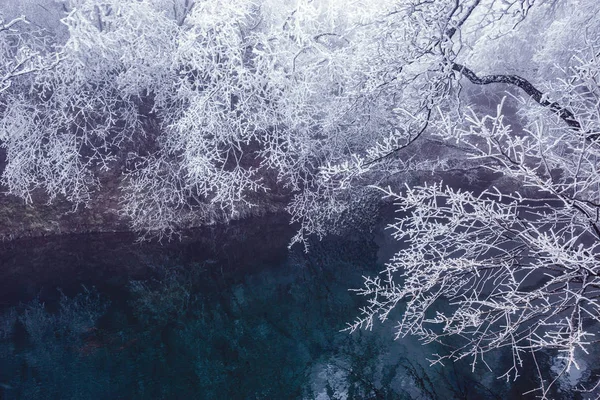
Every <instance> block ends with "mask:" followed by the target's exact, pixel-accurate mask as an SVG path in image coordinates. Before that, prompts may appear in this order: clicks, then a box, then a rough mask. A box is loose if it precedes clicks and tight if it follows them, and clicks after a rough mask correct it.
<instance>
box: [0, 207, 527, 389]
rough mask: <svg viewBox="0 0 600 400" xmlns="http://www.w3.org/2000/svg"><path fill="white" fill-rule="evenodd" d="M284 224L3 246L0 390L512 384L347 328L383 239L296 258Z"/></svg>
mask: <svg viewBox="0 0 600 400" xmlns="http://www.w3.org/2000/svg"><path fill="white" fill-rule="evenodd" d="M292 234H293V229H292V228H291V227H289V226H288V225H287V223H286V221H285V220H283V219H281V218H279V217H276V216H274V217H269V218H265V219H257V220H251V221H246V222H244V223H237V224H232V225H230V226H227V227H215V228H206V229H203V230H199V231H196V232H190V233H187V234H186V235H184V237H183V238H182V240H181V241H180V242H172V243H167V244H162V245H160V244H141V245H140V244H137V243H135V241H134V239H135V238H134V237H132V236H131V235H127V234H111V235H85V236H64V237H59V238H45V239H38V240H28V241H21V242H19V241H17V242H11V243H8V244H3V245H2V248H0V265H1V267H2V269H1V272H0V273H1V277H0V306H1V311H2V314H1V316H0V398H1V399H319V400H325V399H449V398H464V399H483V398H491V399H493V398H508V397H511V393H515V392H514V390H513V389H511V386H508V385H506V384H505V383H503V382H500V381H497V380H495V379H494V375H493V374H489V373H483V374H480V373H477V372H476V373H471V372H470V369H469V368H470V366H469V365H468V363H465V364H460V363H458V364H456V365H446V366H445V367H433V368H429V367H428V363H427V361H426V358H427V356H428V355H429V354H431V353H433V352H437V351H443V349H437V348H434V347H432V346H429V347H424V346H421V345H419V344H418V343H417V342H416V341H414V340H412V339H403V340H399V341H393V334H392V333H393V327H394V324H393V323H390V324H384V325H381V324H379V325H376V326H375V328H374V330H373V331H361V332H355V333H354V334H349V333H347V332H340V330H341V329H343V328H344V327H345V324H346V323H347V322H350V321H352V320H353V318H354V317H355V316H356V315H357V314H358V310H359V308H360V307H361V306H362V305H364V304H363V303H362V299H360V298H358V297H356V296H355V295H353V294H352V293H351V292H349V291H348V289H349V288H357V287H360V286H361V284H362V276H363V275H372V274H374V273H376V272H378V271H379V270H381V269H382V266H381V261H382V260H385V258H386V257H387V255H388V253H390V251H391V250H390V249H389V246H390V245H391V244H390V243H389V242H387V241H386V239H385V236H383V235H381V234H375V235H372V234H361V235H354V237H344V238H339V237H331V238H328V239H326V240H324V241H323V242H317V243H314V244H313V245H312V247H311V251H310V252H309V253H308V254H304V253H303V252H302V251H301V250H302V249H300V248H295V249H292V250H288V249H287V244H288V241H289V238H290V237H291V235H292ZM532 383H533V382H529V384H532ZM520 384H521V385H524V386H527V384H528V381H527V378H524V379H523V380H522V381H521V383H520ZM507 396H508V397H507ZM515 398H516V397H515Z"/></svg>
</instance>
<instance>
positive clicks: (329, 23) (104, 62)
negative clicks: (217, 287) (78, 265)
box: [0, 0, 600, 397]
mask: <svg viewBox="0 0 600 400" xmlns="http://www.w3.org/2000/svg"><path fill="white" fill-rule="evenodd" d="M57 4H58V5H57ZM54 6H55V7H59V8H60V12H61V13H62V19H61V20H60V24H56V25H54V27H53V28H49V27H48V26H41V25H40V24H36V23H35V22H32V21H30V20H28V19H27V16H20V15H9V14H10V13H7V14H6V15H4V16H3V18H2V20H1V21H0V145H1V147H2V149H3V151H4V157H5V163H4V168H3V170H2V178H1V179H2V184H3V185H4V186H5V187H6V188H7V190H8V192H9V193H10V194H12V195H16V196H19V197H21V198H23V199H24V200H25V201H28V202H29V201H32V194H33V193H34V192H35V191H40V190H42V191H45V193H46V195H47V198H48V200H49V201H53V200H54V199H56V198H57V197H60V198H63V199H66V200H67V201H69V202H71V203H72V204H73V206H74V207H77V206H79V205H86V204H88V203H89V202H90V199H91V198H92V197H93V196H94V195H95V193H97V192H99V191H102V190H103V188H102V186H101V185H100V181H99V178H98V177H99V174H101V173H103V171H117V175H118V176H119V178H118V179H119V180H120V187H121V199H120V207H121V208H120V213H121V215H122V216H123V217H124V218H127V219H128V220H129V221H130V224H131V227H132V229H134V230H136V231H138V232H140V233H141V234H142V235H144V234H159V235H171V234H172V233H173V232H176V231H177V230H178V229H181V228H182V227H186V226H188V225H189V223H190V221H191V220H192V219H194V221H197V220H198V219H200V220H202V221H204V222H206V223H209V222H212V221H215V220H218V219H219V218H222V217H223V216H227V217H231V216H235V215H240V214H243V213H244V212H245V211H246V210H247V209H249V208H251V207H253V206H254V205H256V204H258V203H260V201H261V200H260V199H261V198H262V196H264V194H265V193H269V192H273V191H278V192H281V193H284V194H285V196H287V198H288V199H289V203H288V206H287V210H288V211H289V213H290V214H291V219H292V222H296V223H298V224H299V231H298V234H297V235H296V236H295V237H294V239H293V241H292V243H303V244H304V246H308V242H307V238H308V237H309V236H311V235H317V236H323V235H326V234H329V233H333V232H336V231H337V230H338V228H339V227H340V226H341V225H343V224H344V218H345V217H346V216H347V213H348V211H349V210H356V209H358V210H359V211H358V212H360V210H361V207H362V206H363V205H364V204H366V203H368V202H369V201H371V199H372V197H373V196H374V193H378V192H377V188H379V189H381V190H382V191H383V194H384V195H385V196H387V197H388V198H391V199H392V200H394V201H395V202H396V203H397V205H398V207H399V210H401V211H402V214H401V217H400V218H399V219H398V220H397V221H395V222H394V223H392V224H391V228H392V231H393V234H394V235H395V236H396V237H397V238H398V239H399V240H401V241H403V243H405V247H404V248H403V249H402V250H401V251H400V252H399V253H398V254H396V256H395V257H394V258H393V259H392V260H391V261H390V262H389V263H388V264H387V267H386V270H385V271H383V273H382V275H381V276H380V277H372V278H368V279H367V280H366V286H365V287H364V288H363V289H361V290H360V291H359V292H360V293H361V294H364V295H366V296H367V297H368V298H369V302H370V303H369V304H370V305H369V306H368V307H367V308H366V309H365V310H364V316H363V317H362V318H360V319H359V320H357V322H356V324H353V325H351V328H352V329H355V328H357V327H360V326H365V325H366V326H369V325H370V324H372V322H373V318H375V317H378V318H380V319H382V320H385V319H387V318H388V316H389V315H390V312H391V311H392V310H393V309H395V308H396V307H397V306H399V305H401V304H405V306H404V307H405V308H404V312H403V316H402V319H401V321H400V324H399V327H398V335H405V334H413V335H417V336H419V337H421V338H422V339H423V340H424V341H443V340H445V338H446V337H447V336H453V337H460V338H461V339H464V343H462V344H461V345H460V346H459V347H458V348H456V349H455V350H454V351H452V352H451V353H450V355H449V356H448V357H449V358H452V359H460V358H464V357H470V358H471V359H472V360H473V365H475V364H476V363H479V362H483V363H485V357H484V356H485V354H486V353H487V352H488V351H490V350H493V349H498V348H503V347H508V348H510V349H511V351H512V354H513V356H514V364H513V367H512V368H511V369H510V370H509V371H506V374H505V376H506V377H509V378H516V377H517V376H518V374H519V371H520V369H521V368H522V365H523V364H522V358H523V357H525V356H531V355H533V356H534V357H535V354H536V352H538V351H541V350H547V349H553V350H558V351H559V352H560V354H561V355H562V356H564V360H565V363H564V368H563V369H562V372H561V373H560V374H559V376H560V375H563V374H565V373H567V371H569V370H570V368H576V367H577V359H578V357H579V355H578V354H579V352H581V351H583V352H585V351H588V350H589V349H590V347H591V346H592V345H593V344H594V341H595V340H597V339H594V335H595V334H596V333H597V332H598V323H599V322H600V306H599V304H598V296H599V293H600V292H599V289H600V288H599V285H600V280H599V277H598V274H599V273H600V269H599V266H598V265H599V257H600V248H599V243H600V222H599V215H600V174H599V171H598V157H599V156H600V108H599V104H600V87H599V80H598V79H599V76H600V49H599V47H598V43H599V42H598V39H599V35H600V27H599V26H598V24H600V18H597V17H598V13H599V12H600V4H599V3H598V2H596V1H592V0H590V1H585V0H581V1H576V0H565V1H556V0H546V1H536V2H534V1H533V0H464V1H462V0H439V1H427V0H394V1H392V0H389V1H388V0H384V1H366V0H363V1H359V0H351V1H344V2H341V1H334V0H295V1H286V2H281V1H272V0H260V1H258V0H229V1H219V0H203V1H200V0H196V1H194V0H118V1H117V0H68V1H57V2H56V3H55V4H54ZM8 11H10V10H8ZM32 20H33V19H32ZM477 170H487V171H490V172H492V173H493V174H494V175H493V176H494V177H496V178H498V177H502V178H501V181H502V182H503V184H502V185H500V186H499V187H497V188H496V187H493V188H492V187H487V186H485V182H483V184H482V182H478V181H477V179H478V178H477V177H478V176H480V175H477V174H476V173H475V174H474V172H473V171H477ZM415 173H416V174H418V179H412V178H409V177H410V176H413V177H414V174H415ZM411 174H413V175H411ZM428 174H429V175H428ZM449 176H454V177H455V176H461V177H468V178H469V179H470V182H472V183H473V184H472V185H463V187H461V188H457V187H456V184H450V185H447V184H445V183H444V182H441V179H442V178H444V177H446V178H447V177H449ZM496 178H495V179H496ZM401 183H405V185H402V184H401ZM488 183H489V182H488ZM482 185H483V186H482ZM440 302H446V303H448V302H449V304H451V307H450V308H444V309H439V308H438V307H437V306H438V304H439V303H440ZM434 310H435V311H434ZM557 379H558V378H557ZM553 384H554V382H542V383H541V384H540V388H538V389H537V390H538V391H537V392H536V394H537V395H540V396H541V397H546V396H547V395H548V393H549V392H548V390H549V388H550V387H551V386H552V385H553Z"/></svg>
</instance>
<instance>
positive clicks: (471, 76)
mask: <svg viewBox="0 0 600 400" xmlns="http://www.w3.org/2000/svg"><path fill="white" fill-rule="evenodd" d="M452 69H453V70H454V71H457V72H459V73H460V74H461V75H462V76H464V77H465V78H467V79H468V80H469V81H471V83H473V84H475V85H489V84H491V83H505V84H508V85H513V86H517V87H518V88H520V89H521V90H523V91H524V92H525V93H527V94H528V95H529V96H531V98H532V99H533V100H535V101H536V102H537V103H538V104H539V105H541V106H543V107H547V108H549V109H550V111H552V112H553V113H554V114H556V115H557V116H558V117H559V118H560V119H562V120H563V121H564V122H566V124H567V125H568V126H569V127H571V128H573V129H575V130H577V131H581V130H582V127H581V124H580V123H579V121H577V119H576V118H575V115H574V114H573V112H572V111H571V110H569V109H568V108H566V107H563V106H561V105H560V104H558V103H557V102H550V101H548V100H547V99H545V98H544V94H543V93H542V92H541V91H540V90H539V89H537V88H536V87H535V86H533V85H532V84H531V83H530V82H529V81H528V80H527V79H524V78H521V77H520V76H518V75H485V76H481V77H480V76H477V74H475V72H473V71H472V70H470V69H469V68H467V67H465V66H464V65H461V64H458V63H455V62H453V63H452ZM592 136H594V135H592ZM592 136H590V137H589V139H594V138H593V137H592Z"/></svg>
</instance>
